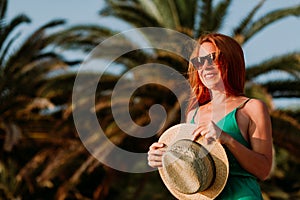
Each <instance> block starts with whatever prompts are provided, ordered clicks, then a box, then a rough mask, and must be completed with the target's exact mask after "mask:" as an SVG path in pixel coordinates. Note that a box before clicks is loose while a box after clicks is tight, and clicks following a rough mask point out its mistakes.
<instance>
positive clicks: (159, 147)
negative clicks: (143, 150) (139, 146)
mask: <svg viewBox="0 0 300 200" xmlns="http://www.w3.org/2000/svg"><path fill="white" fill-rule="evenodd" d="M165 147H166V145H165V144H164V143H159V142H155V143H153V144H152V145H151V146H150V147H149V151H148V165H149V166H151V167H153V168H154V167H162V155H163V154H164V153H165V151H166V148H165Z"/></svg>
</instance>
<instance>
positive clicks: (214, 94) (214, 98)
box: [210, 91, 228, 104]
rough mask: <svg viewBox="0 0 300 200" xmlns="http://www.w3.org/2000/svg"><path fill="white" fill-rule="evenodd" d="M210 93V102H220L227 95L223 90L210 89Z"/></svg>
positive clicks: (223, 101) (226, 97) (224, 99)
mask: <svg viewBox="0 0 300 200" xmlns="http://www.w3.org/2000/svg"><path fill="white" fill-rule="evenodd" d="M210 95H211V103H212V104H222V103H225V102H226V100H227V99H228V96H227V95H226V93H225V92H219V91H211V93H210Z"/></svg>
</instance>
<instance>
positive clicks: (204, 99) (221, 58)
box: [188, 33, 245, 111]
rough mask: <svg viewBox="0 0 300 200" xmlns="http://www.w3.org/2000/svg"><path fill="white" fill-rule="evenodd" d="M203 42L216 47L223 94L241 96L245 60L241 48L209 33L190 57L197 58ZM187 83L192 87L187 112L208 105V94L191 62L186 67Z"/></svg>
mask: <svg viewBox="0 0 300 200" xmlns="http://www.w3.org/2000/svg"><path fill="white" fill-rule="evenodd" d="M204 42H210V43H212V44H213V45H214V46H215V47H216V49H217V50H216V63H217V64H218V66H219V69H220V71H221V76H222V80H223V83H224V88H225V92H226V94H227V95H228V96H231V95H233V96H243V95H244V86H245V60H244V53H243V50H242V47H241V46H240V45H239V43H238V42H237V41H235V40H234V39H233V38H231V37H229V36H226V35H223V34H219V33H209V34H205V35H203V36H201V37H200V38H199V40H198V45H197V47H196V48H195V50H194V52H193V53H192V56H191V58H192V57H196V56H198V53H199V48H201V44H203V43H204ZM188 76H189V82H190V85H191V87H192V93H193V94H192V96H194V97H195V98H192V99H191V100H190V102H189V106H188V111H190V110H192V109H193V108H194V107H196V106H197V104H198V105H199V106H201V105H204V104H206V103H208V102H209V101H210V100H211V98H210V92H209V89H208V88H207V87H205V86H204V84H203V83H202V82H201V80H200V78H199V75H198V72H197V70H196V69H194V67H193V65H192V63H191V62H189V67H188Z"/></svg>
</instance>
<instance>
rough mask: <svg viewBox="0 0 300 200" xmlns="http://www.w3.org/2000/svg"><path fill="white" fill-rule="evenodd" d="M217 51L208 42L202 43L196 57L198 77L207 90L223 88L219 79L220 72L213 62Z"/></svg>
mask: <svg viewBox="0 0 300 200" xmlns="http://www.w3.org/2000/svg"><path fill="white" fill-rule="evenodd" d="M216 51H217V49H216V47H215V46H214V45H213V44H212V43H210V42H204V43H203V44H201V46H200V51H199V54H198V56H199V57H200V58H199V57H198V61H199V62H198V75H199V78H200V80H201V81H202V83H203V84H204V85H205V86H206V87H207V88H208V89H221V88H224V87H222V86H223V81H222V78H221V72H220V70H219V67H218V65H217V63H216V62H215V55H214V53H216Z"/></svg>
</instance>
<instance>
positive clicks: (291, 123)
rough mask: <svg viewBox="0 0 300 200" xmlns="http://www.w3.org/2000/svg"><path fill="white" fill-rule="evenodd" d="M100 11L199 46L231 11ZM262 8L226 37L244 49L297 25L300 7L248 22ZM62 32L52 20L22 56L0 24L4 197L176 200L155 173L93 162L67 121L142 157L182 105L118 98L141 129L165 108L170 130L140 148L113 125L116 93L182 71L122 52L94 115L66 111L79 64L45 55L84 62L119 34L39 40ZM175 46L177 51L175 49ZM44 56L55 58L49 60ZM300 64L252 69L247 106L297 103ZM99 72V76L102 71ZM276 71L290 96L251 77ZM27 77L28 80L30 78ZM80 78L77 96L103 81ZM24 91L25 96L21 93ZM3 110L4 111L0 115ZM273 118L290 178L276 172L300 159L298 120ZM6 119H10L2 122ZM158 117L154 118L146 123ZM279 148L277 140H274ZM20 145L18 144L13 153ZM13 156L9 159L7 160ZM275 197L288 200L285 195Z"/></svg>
mask: <svg viewBox="0 0 300 200" xmlns="http://www.w3.org/2000/svg"><path fill="white" fill-rule="evenodd" d="M6 3H7V1H1V16H2V18H1V20H2V21H3V20H4V18H5V11H6ZM106 3H107V5H106V7H105V8H103V9H102V10H101V11H100V14H101V15H108V16H114V17H117V18H119V19H123V20H124V22H126V23H129V24H131V25H132V26H133V27H149V26H151V27H164V28H170V29H173V30H176V31H178V32H181V33H184V34H186V35H188V36H189V37H192V38H197V37H198V36H199V35H201V34H202V33H203V32H206V31H218V30H220V28H221V25H222V24H223V23H224V21H225V16H226V14H227V11H228V9H229V7H230V5H231V1H229V0H227V1H225V0H224V1H219V2H218V3H217V4H216V5H215V4H213V2H212V1H211V0H203V1H201V0H190V1H189V3H188V4H187V3H186V1H184V0H169V1H158V0H154V1H139V0H131V1H129V0H125V1H118V0H106ZM263 3H264V1H261V2H260V3H259V4H258V5H257V6H255V7H254V8H253V9H252V11H251V12H250V13H249V14H248V15H246V16H247V17H245V19H244V20H242V21H241V24H239V25H238V26H237V28H235V29H234V30H233V35H232V36H233V37H234V38H236V40H237V41H239V42H240V43H241V44H245V43H246V42H249V41H251V38H252V37H253V36H254V35H255V34H256V33H258V32H259V31H260V30H262V29H263V28H265V27H267V26H268V25H269V24H271V23H273V22H275V21H277V20H279V19H282V18H285V17H288V16H290V15H299V7H300V6H296V7H293V8H287V9H281V10H277V11H274V12H270V13H267V14H266V15H265V16H263V17H261V18H260V19H258V20H253V18H254V15H255V14H256V13H257V11H258V10H259V8H260V7H261V6H262V5H263ZM23 17H24V16H23ZM17 18H18V17H16V18H15V19H17ZM25 18H26V20H21V21H20V22H17V23H16V22H14V20H12V22H11V24H13V26H12V27H17V26H18V25H19V24H21V23H24V22H27V21H29V19H28V17H26V16H25ZM25 18H24V19H25ZM13 22H14V23H13ZM59 24H62V21H59V20H58V21H57V20H55V21H53V22H50V23H49V24H46V25H45V26H43V27H41V28H40V29H38V30H37V31H36V32H34V33H33V34H32V35H31V36H29V38H28V39H27V40H26V41H25V42H24V43H23V44H22V46H21V47H20V48H17V50H11V49H12V46H13V44H14V41H15V40H16V39H17V36H11V34H13V32H12V29H13V28H8V27H10V25H9V24H5V23H1V30H3V31H1V34H2V33H6V34H5V35H3V37H2V35H1V42H3V43H1V74H0V75H1V81H0V83H1V90H0V91H1V96H0V101H1V104H0V110H1V118H0V122H1V135H2V136H3V137H2V138H3V140H2V141H4V142H3V144H4V143H5V145H4V146H5V148H6V150H8V151H5V152H3V153H2V154H3V156H1V160H0V161H1V163H0V164H1V166H0V167H2V166H4V168H5V169H6V172H7V173H8V175H7V176H4V175H1V176H2V177H1V183H2V184H1V185H0V189H1V191H5V194H6V196H7V197H9V196H14V197H16V196H18V195H19V196H28V197H30V198H43V199H53V198H56V199H66V198H70V199H92V198H93V199H120V198H123V199H124V198H125V199H133V198H137V199H166V198H167V199H172V196H171V195H170V194H169V193H168V191H167V190H166V189H165V188H164V187H163V186H162V185H161V182H160V181H159V177H158V175H157V173H145V174H135V175H132V174H128V173H122V172H117V171H115V170H113V169H111V168H109V167H106V166H104V165H103V164H102V163H100V162H99V161H97V159H96V158H94V157H93V156H91V155H90V154H89V152H87V151H86V149H85V148H84V146H83V145H82V143H81V141H80V140H79V138H78V135H77V130H76V129H75V127H74V123H73V116H72V111H73V112H76V111H77V110H80V109H87V110H94V109H95V110H96V114H97V117H98V120H99V123H100V124H101V127H102V129H103V130H104V132H105V134H106V136H107V137H108V138H109V139H110V140H111V141H112V142H114V143H115V144H116V145H118V146H120V147H121V148H124V149H127V150H129V151H134V152H145V151H146V150H147V148H148V146H149V145H150V143H152V142H153V141H155V140H157V136H159V134H161V133H162V131H163V130H165V129H166V128H167V127H169V126H171V125H172V124H175V123H178V122H179V121H180V114H178V113H180V111H181V110H180V106H179V105H180V102H178V100H176V97H175V96H174V94H172V91H170V90H168V89H167V88H166V87H164V86H160V85H157V84H147V85H145V86H143V87H140V88H138V89H137V90H136V91H135V92H134V93H133V95H132V97H131V98H130V101H129V102H128V101H126V100H128V99H126V98H124V99H123V97H122V96H121V97H120V98H119V99H118V101H116V102H115V105H113V106H119V107H118V108H119V110H118V111H119V114H123V113H126V112H127V110H126V109H124V108H127V106H128V104H130V115H131V118H132V119H133V121H135V122H136V123H137V124H139V125H141V126H143V125H147V124H149V123H150V117H149V114H148V110H149V108H150V107H151V106H152V105H154V104H160V105H163V106H164V107H165V109H166V112H167V113H168V118H167V122H166V123H165V124H164V126H163V127H162V129H161V130H160V131H159V132H158V134H157V136H153V137H150V138H147V139H143V140H140V139H137V138H135V137H130V136H128V135H127V134H126V133H125V132H123V131H122V130H120V128H119V127H118V125H117V124H116V122H115V120H114V117H113V115H112V105H111V104H110V103H111V98H112V95H113V91H114V86H115V85H116V84H117V83H118V80H120V79H122V78H123V75H125V74H126V73H127V72H131V71H132V70H131V69H134V68H135V67H136V66H137V65H142V64H145V63H148V64H151V63H158V64H165V65H168V66H174V69H175V70H177V71H179V72H180V73H182V74H183V75H184V76H186V75H187V74H185V72H186V67H187V61H186V60H185V59H184V58H178V56H176V55H174V54H172V53H170V52H166V51H164V50H161V49H155V50H153V51H144V50H136V51H133V52H127V53H126V54H124V55H122V56H120V57H119V58H117V59H116V60H114V64H113V65H112V66H110V69H112V70H107V71H106V73H104V74H103V75H102V76H101V79H100V81H99V86H98V87H97V90H96V94H95V98H94V99H95V102H96V103H95V105H94V106H92V107H91V105H90V104H89V101H91V100H93V96H92V95H91V96H88V95H86V96H84V95H83V96H84V98H80V99H78V100H75V101H73V103H71V99H72V95H71V93H72V89H73V84H74V81H76V79H75V73H71V72H69V71H64V70H62V69H65V68H68V67H69V66H70V65H72V64H74V63H77V62H69V61H67V60H66V59H65V58H64V57H63V56H62V55H60V54H58V53H57V52H55V51H51V50H53V49H55V48H54V47H57V48H65V49H71V50H72V49H77V48H81V49H83V51H84V52H90V51H91V50H92V49H93V48H94V47H95V46H97V45H98V44H99V43H100V42H102V41H105V39H108V38H110V37H111V36H113V35H115V34H116V33H117V32H116V31H113V30H111V29H110V28H105V27H101V26H85V25H78V26H73V27H70V28H68V29H64V30H62V31H56V32H54V33H52V34H50V35H47V34H45V31H46V29H49V28H54V27H55V26H56V25H59ZM4 30H5V31H4ZM8 35H10V37H8ZM147 37H149V35H147ZM9 38H12V39H9ZM146 41H147V42H150V43H151V42H152V40H151V38H146ZM172 45H175V46H176V43H174V44H172ZM132 46H138V44H136V43H135V41H132V40H128V38H122V40H121V42H119V43H114V44H110V46H106V48H105V49H102V51H100V52H99V53H98V54H97V53H95V55H93V56H92V59H94V58H95V59H99V58H100V59H103V60H105V59H107V57H105V56H107V54H103V53H102V52H104V51H107V52H111V53H112V54H113V53H115V51H117V50H118V49H120V48H126V47H128V48H130V47H132ZM29 47H30V48H29ZM15 49H16V48H15ZM49 49H51V50H50V52H49ZM21 55H22V56H21ZM23 55H27V57H25V56H23ZM297 56H299V53H295V54H288V55H282V57H281V58H277V59H268V60H267V61H263V62H262V63H261V64H259V65H257V66H248V67H247V74H248V77H247V86H249V87H247V93H248V94H249V95H250V96H253V97H259V98H263V99H264V100H265V101H267V103H268V104H269V105H270V109H272V107H271V105H272V99H274V98H277V97H282V96H284V95H285V96H286V97H292V96H294V97H299V96H298V95H299V93H297V87H296V85H295V84H298V83H299V61H298V60H297V59H295V58H297ZM4 58H5V59H4ZM24 58H25V60H24ZM27 58H28V59H27ZM29 58H30V59H29ZM286 60H289V61H291V62H289V68H288V69H287V67H285V66H286V65H287V62H286ZM282 63H284V64H285V65H282ZM99 67H100V68H103V69H104V68H105V67H106V65H101V66H99ZM114 67H118V68H119V71H118V73H115V71H114ZM275 69H276V70H281V71H285V72H287V73H288V74H289V75H290V76H291V77H292V81H293V82H292V85H293V86H295V87H294V88H293V87H288V89H289V90H285V89H284V86H285V85H286V84H288V83H291V80H282V82H281V85H282V86H281V87H279V85H277V86H274V84H275V83H274V82H272V81H271V80H267V81H266V82H264V83H263V84H262V83H258V82H256V77H258V76H259V75H263V74H267V73H269V72H271V71H273V70H275ZM61 72H63V73H61ZM27 74H30V77H29V76H27ZM128 75H129V77H131V78H130V79H129V82H130V81H137V80H139V78H141V77H139V76H138V74H128ZM8 77H9V78H8ZM2 78H3V79H2ZM81 78H82V80H83V81H84V86H85V87H83V88H84V89H86V90H81V92H83V93H82V94H86V93H87V94H88V92H89V90H88V89H89V86H90V85H91V84H93V83H94V81H95V80H97V79H99V74H97V73H93V72H89V71H87V72H84V74H83V75H82V76H81ZM142 78H143V77H142ZM2 80H3V84H2ZM11 80H13V81H11ZM170 81H171V80H170ZM16 83H18V84H16ZM19 83H21V84H19ZM277 84H279V83H277ZM2 85H3V86H2ZM21 85H22V89H20V87H21ZM4 86H5V87H4ZM123 86H124V89H130V86H129V85H128V84H124V85H123ZM26 88H27V89H26ZM122 89H123V88H122ZM287 91H288V92H287ZM16 97H18V98H16ZM2 99H3V100H2ZM179 101H181V99H180V100H179ZM2 102H4V103H5V104H3V105H5V106H2ZM7 106H9V107H7ZM8 108H9V109H8ZM281 112H283V111H281ZM2 113H3V115H2ZM272 113H273V114H272V117H273V120H274V123H273V124H275V126H274V127H273V128H274V138H275V142H276V144H277V145H278V146H280V147H283V148H284V149H279V151H280V154H281V155H285V156H281V157H280V159H281V160H279V159H278V162H279V163H280V166H279V167H281V168H280V169H284V170H283V172H284V173H286V174H287V171H292V170H294V171H295V169H293V168H291V167H289V166H288V167H287V166H285V165H283V164H282V163H284V162H285V161H286V160H288V162H290V160H289V159H288V156H286V154H285V153H286V152H285V149H287V150H288V151H289V152H293V153H297V154H295V155H298V150H297V148H296V147H297V145H298V141H299V140H298V139H297V137H298V136H297V134H296V133H299V121H297V120H295V119H296V116H299V114H292V115H289V113H288V112H283V113H280V114H278V111H277V110H276V111H274V110H272ZM2 116H6V117H5V118H2ZM156 117H157V116H154V118H152V116H151V120H154V119H156ZM8 119H9V120H8ZM84 122H86V121H84ZM84 126H85V127H86V129H88V130H90V129H91V131H92V132H93V131H94V132H97V131H95V130H93V129H92V124H90V123H89V122H86V124H84ZM76 128H77V127H76ZM287 128H289V129H287ZM293 133H294V134H293ZM19 135H22V138H21V139H19V137H17V136H19ZM283 136H285V137H283ZM286 136H288V137H286ZM10 138H11V139H10ZM278 138H281V139H280V140H278ZM97 139H99V138H96V139H95V138H94V139H93V138H92V139H91V140H90V144H97ZM283 139H284V140H283ZM17 141H19V143H15V142H17ZM141 141H142V142H141ZM277 141H278V142H277ZM284 141H287V142H284ZM15 144H17V145H15ZM12 148H13V149H14V153H12V151H9V150H11V149H12ZM95 149H96V150H97V152H98V153H100V154H101V153H106V152H107V151H106V149H105V143H104V144H103V145H100V146H96V148H95ZM281 165H282V166H281ZM2 168H3V167H2ZM8 169H10V171H9V170H8ZM279 172H282V171H279ZM276 173H277V174H276ZM276 173H275V175H276V176H275V179H274V178H273V179H271V183H273V182H275V183H276V184H277V185H278V181H277V180H282V179H280V176H279V175H281V174H282V173H281V174H278V171H277V172H276ZM286 174H285V175H286ZM9 175H10V176H9ZM8 177H15V178H12V179H11V178H8ZM121 177H122V178H123V179H122V178H121ZM7 183H10V186H7ZM137 183H139V184H138V186H136V185H137ZM293 183H297V180H293V181H292V182H291V185H292V184H293ZM3 185H4V186H3ZM279 186H280V185H279ZM2 188H4V189H2ZM268 191H269V190H268ZM280 191H282V192H283V193H284V191H285V192H286V191H287V190H286V189H284V190H280ZM284 194H285V193H284ZM285 195H286V194H285Z"/></svg>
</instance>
